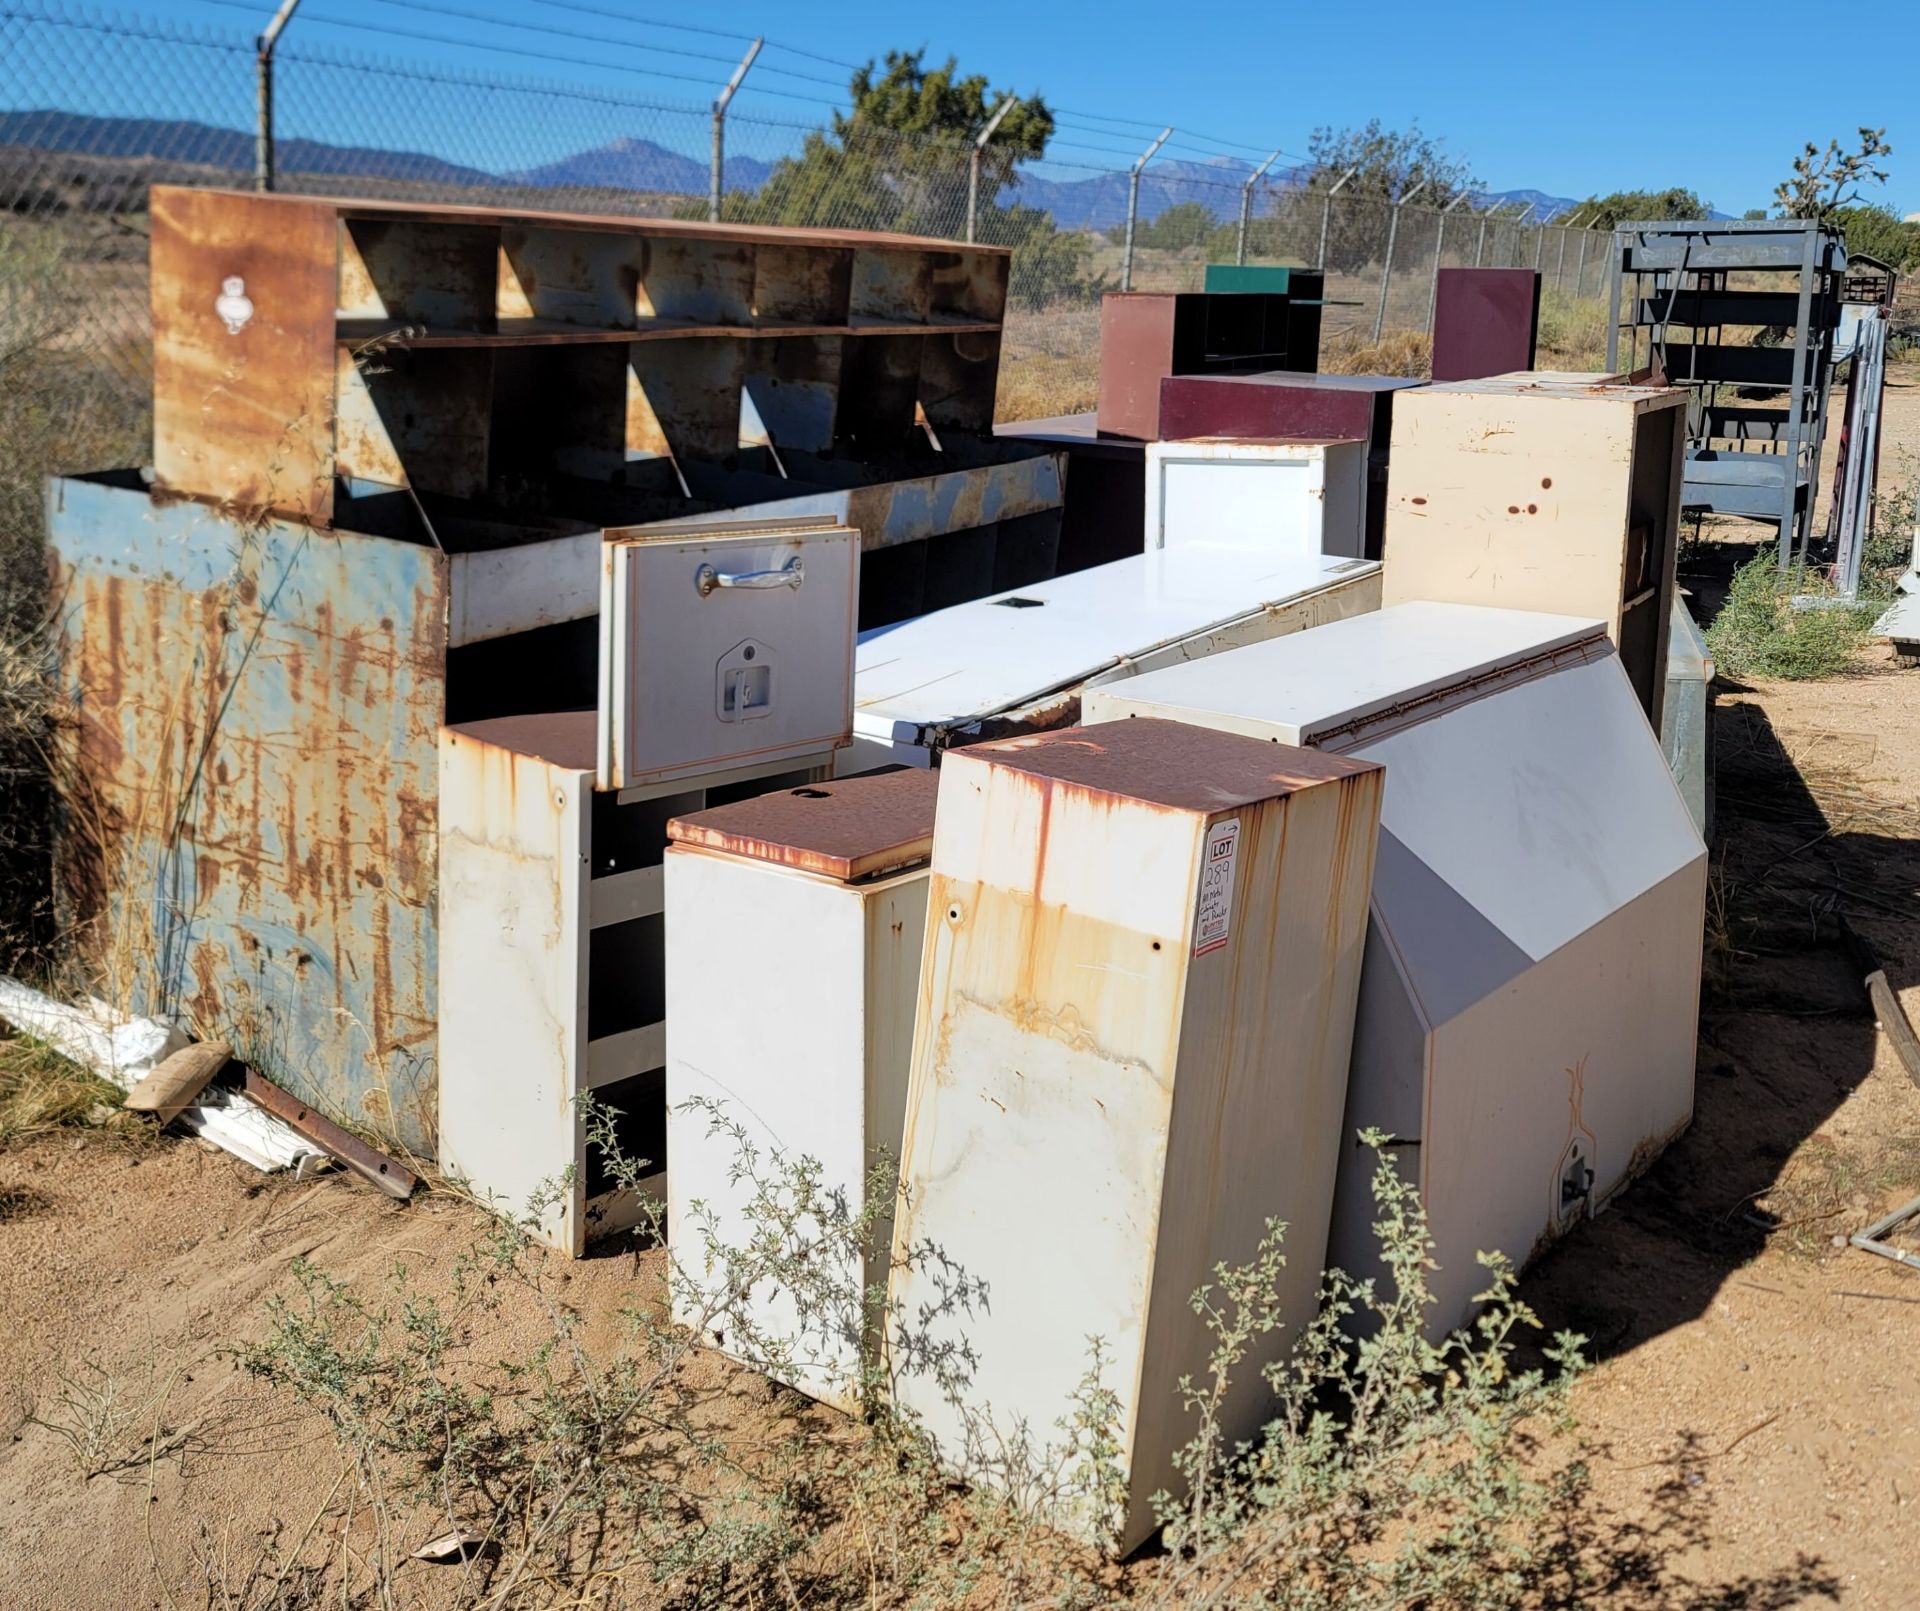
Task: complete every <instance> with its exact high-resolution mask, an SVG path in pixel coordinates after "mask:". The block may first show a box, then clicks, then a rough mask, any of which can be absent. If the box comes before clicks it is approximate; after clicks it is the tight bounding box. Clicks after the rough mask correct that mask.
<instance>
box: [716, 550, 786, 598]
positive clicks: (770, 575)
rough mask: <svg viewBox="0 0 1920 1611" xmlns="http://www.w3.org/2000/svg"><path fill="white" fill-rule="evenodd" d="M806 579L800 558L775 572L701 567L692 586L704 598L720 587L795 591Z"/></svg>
mask: <svg viewBox="0 0 1920 1611" xmlns="http://www.w3.org/2000/svg"><path fill="white" fill-rule="evenodd" d="M806 579H807V573H806V570H805V569H804V567H802V565H801V564H800V556H799V555H798V554H795V555H794V556H793V558H792V559H790V560H788V561H787V562H786V564H784V565H782V566H781V567H780V569H779V570H777V571H717V570H715V569H714V568H713V567H712V566H711V565H702V566H701V567H700V569H699V570H697V571H695V572H694V573H693V585H694V586H695V587H697V588H699V590H700V596H701V597H702V598H705V597H706V596H707V595H708V594H710V593H711V592H713V590H714V589H715V588H720V587H752V588H764V587H791V588H795V589H797V588H798V587H799V586H800V584H801V583H802V582H804V581H805V580H806Z"/></svg>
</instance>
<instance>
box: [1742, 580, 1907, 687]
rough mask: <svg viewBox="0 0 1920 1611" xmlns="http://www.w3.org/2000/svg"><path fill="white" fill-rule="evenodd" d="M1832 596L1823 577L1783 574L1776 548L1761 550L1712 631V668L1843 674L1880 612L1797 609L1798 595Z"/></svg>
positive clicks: (1842, 607) (1858, 607) (1870, 608)
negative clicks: (1774, 553) (1713, 666)
mask: <svg viewBox="0 0 1920 1611" xmlns="http://www.w3.org/2000/svg"><path fill="white" fill-rule="evenodd" d="M1863 591H1864V590H1863ZM1831 593H1832V588H1831V586H1830V584H1829V583H1828V582H1827V580H1826V578H1825V577H1823V576H1821V575H1819V574H1818V573H1817V572H1814V571H1810V570H1807V569H1805V568H1802V567H1797V566H1796V567H1793V568H1790V569H1788V570H1785V571H1783V570H1781V569H1780V567H1779V565H1778V564H1777V563H1776V561H1775V559H1774V556H1773V553H1772V551H1771V549H1765V550H1763V551H1762V552H1761V553H1760V554H1758V555H1756V556H1755V557H1754V558H1753V559H1750V560H1749V561H1747V563H1746V564H1744V565H1742V566H1741V567H1740V569H1739V570H1737V571H1735V572H1734V573H1733V584H1732V586H1731V587H1730V588H1729V589H1728V591H1727V601H1726V603H1725V604H1724V605H1722V606H1721V608H1720V613H1719V614H1718V615H1717V616H1715V617H1714V620H1713V625H1712V626H1710V627H1708V628H1707V647H1708V648H1709V649H1711V650H1712V651H1713V660H1714V665H1715V666H1716V668H1717V669H1718V670H1720V671H1721V672H1723V673H1731V674H1732V675H1733V676H1736V677H1781V678H1786V679H1788V680H1791V681H1806V680H1809V679H1812V678H1817V677H1832V676H1836V675H1838V674H1839V673H1840V672H1843V671H1845V670H1846V669H1847V667H1848V666H1849V665H1850V664H1851V663H1852V661H1853V657H1854V654H1855V652H1856V651H1857V650H1858V649H1859V648H1860V647H1861V645H1862V644H1863V643H1865V641H1866V637H1867V633H1868V631H1869V630H1870V629H1871V628H1872V626H1873V622H1874V618H1875V615H1876V614H1877V613H1878V612H1877V609H1876V607H1875V606H1874V605H1873V604H1871V603H1865V604H1854V605H1848V604H1841V603H1838V602H1830V603H1824V604H1823V605H1821V606H1819V607H1815V608H1799V609H1796V608H1795V607H1794V602H1793V601H1794V599H1795V598H1796V597H1806V598H1812V599H1821V598H1823V597H1826V596H1830V595H1831Z"/></svg>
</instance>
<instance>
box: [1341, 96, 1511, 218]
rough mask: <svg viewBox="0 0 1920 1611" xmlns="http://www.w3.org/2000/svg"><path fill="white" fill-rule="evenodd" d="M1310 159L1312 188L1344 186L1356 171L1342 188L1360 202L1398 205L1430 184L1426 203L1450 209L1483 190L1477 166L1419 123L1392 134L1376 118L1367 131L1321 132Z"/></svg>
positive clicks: (1422, 197) (1424, 193)
mask: <svg viewBox="0 0 1920 1611" xmlns="http://www.w3.org/2000/svg"><path fill="white" fill-rule="evenodd" d="M1307 154H1308V155H1309V156H1311V157H1312V158H1313V161H1314V167H1315V169H1316V172H1315V173H1314V176H1313V179H1312V182H1311V186H1310V188H1313V189H1321V188H1324V187H1326V186H1330V185H1334V184H1338V183H1339V181H1340V177H1341V175H1343V174H1345V173H1348V172H1349V171H1351V172H1352V174H1353V177H1352V178H1351V179H1349V180H1348V181H1347V182H1346V184H1344V185H1342V186H1341V189H1340V194H1341V195H1343V196H1352V197H1355V198H1356V199H1359V198H1364V197H1371V198H1373V199H1374V200H1377V201H1393V200H1394V199H1396V198H1397V197H1400V196H1404V195H1406V194H1407V192H1408V191H1410V190H1412V189H1413V188H1414V187H1415V186H1416V185H1425V186H1426V188H1425V189H1424V190H1422V191H1421V192H1420V201H1421V204H1422V205H1423V206H1425V205H1429V204H1430V205H1432V206H1435V207H1444V206H1446V204H1447V203H1448V202H1450V201H1452V200H1453V199H1454V197H1455V196H1458V195H1460V194H1461V193H1462V192H1464V191H1472V190H1477V189H1479V188H1480V181H1479V180H1478V179H1477V178H1475V177H1474V173H1473V165H1472V164H1471V163H1470V162H1468V161H1467V160H1466V159H1465V158H1464V157H1455V156H1452V155H1451V154H1449V153H1448V152H1447V150H1446V149H1445V147H1443V146H1442V145H1441V143H1440V142H1439V141H1438V140H1435V139H1432V138H1431V137H1429V136H1428V135H1426V134H1423V133H1421V131H1420V125H1419V124H1418V123H1414V124H1411V125H1409V126H1408V127H1407V128H1405V129H1386V128H1382V127H1381V126H1380V120H1379V119H1378V118H1374V119H1373V120H1372V121H1371V122H1370V123H1368V124H1367V126H1366V127H1365V128H1364V129H1342V130H1340V131H1339V132H1338V133H1337V134H1336V133H1335V132H1334V131H1333V130H1332V129H1330V128H1320V129H1315V130H1314V131H1313V133H1312V135H1311V136H1309V137H1308V140H1307Z"/></svg>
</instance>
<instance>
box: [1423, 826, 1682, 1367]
mask: <svg viewBox="0 0 1920 1611" xmlns="http://www.w3.org/2000/svg"><path fill="white" fill-rule="evenodd" d="M1705 893H1706V858H1705V856H1704V855H1702V856H1701V857H1700V858H1699V859H1698V860H1696V861H1695V862H1693V863H1692V864H1691V865H1689V866H1688V867H1686V868H1683V869H1682V870H1681V871H1679V872H1677V873H1675V874H1674V875H1673V876H1672V877H1670V878H1667V879H1665V880H1663V881H1662V882H1661V883H1660V884H1658V885H1657V886H1655V887H1654V888H1653V889H1650V890H1648V891H1647V892H1646V893H1645V894H1643V895H1641V896H1640V897H1639V898H1638V899H1636V900H1634V901H1632V902H1630V903H1629V904H1628V905H1626V906H1623V907H1622V908H1621V909H1620V910H1619V911H1617V912H1615V913H1614V914H1613V915H1612V916H1610V917H1609V918H1607V919H1606V920H1605V921H1603V922H1601V923H1599V924H1598V925H1596V926H1595V927H1593V928H1592V929H1589V930H1588V931H1586V932H1585V933H1584V934H1581V935H1580V936H1579V937H1578V938H1576V939H1574V940H1573V941H1571V942H1570V943H1569V944H1567V945H1565V946H1563V947H1562V948H1561V949H1559V950H1558V951H1555V952H1554V953H1553V954H1552V955H1551V956H1549V957H1547V958H1545V959H1543V960H1542V961H1541V962H1540V963H1538V964H1537V965H1536V966H1534V967H1533V968H1531V969H1529V970H1528V971H1527V972H1526V973H1525V974H1524V975H1523V976H1522V977H1521V978H1520V979H1518V980H1516V981H1515V982H1514V983H1513V984H1512V985H1511V986H1509V987H1508V988H1507V989H1505V990H1502V991H1499V992H1496V993H1495V994H1493V995H1491V996H1488V997H1486V998H1484V999H1483V1000H1481V1001H1480V1002H1478V1003H1476V1004H1475V1005H1474V1006H1472V1007H1471V1008H1469V1009H1468V1010H1467V1011H1465V1012H1463V1013H1462V1014H1460V1015H1459V1016H1458V1017H1457V1018H1455V1019H1453V1020H1452V1021H1451V1022H1449V1023H1445V1024H1442V1025H1440V1026H1439V1027H1438V1028H1437V1029H1436V1030H1435V1032H1434V1037H1433V1042H1432V1047H1431V1059H1432V1061H1431V1068H1432V1075H1431V1079H1430V1081H1429V1083H1428V1090H1427V1112H1426V1117H1425V1123H1424V1125H1423V1127H1422V1145H1421V1149H1420V1162H1421V1172H1422V1177H1423V1182H1422V1189H1423V1196H1424V1199H1425V1203H1426V1209H1427V1218H1428V1223H1429V1226H1430V1227H1431V1230H1432V1233H1433V1238H1434V1242H1435V1248H1436V1252H1435V1257H1436V1258H1437V1260H1438V1261H1439V1264H1440V1268H1439V1270H1438V1271H1437V1272H1435V1274H1434V1275H1433V1278H1432V1285H1433V1292H1434V1295H1435V1297H1436V1299H1437V1300H1438V1301H1437V1302H1436V1303H1435V1305H1434V1307H1433V1309H1432V1310H1431V1311H1430V1315H1431V1323H1430V1324H1431V1331H1432V1334H1434V1335H1437V1334H1439V1333H1440V1332H1442V1331H1445V1330H1446V1329H1448V1328H1450V1327H1453V1326H1458V1325H1461V1324H1464V1323H1465V1322H1466V1320H1467V1319H1468V1317H1469V1316H1470V1315H1471V1314H1472V1311H1473V1298H1474V1296H1475V1295H1476V1294H1477V1293H1479V1292H1480V1291H1481V1290H1482V1289H1483V1288H1484V1287H1485V1285H1486V1280H1485V1271H1484V1270H1482V1269H1481V1267H1480V1265H1479V1264H1478V1263H1477V1261H1476V1259H1475V1257H1474V1255H1475V1254H1476V1253H1477V1252H1479V1251H1480V1250H1482V1249H1486V1250H1489V1251H1491V1250H1494V1249H1497V1250H1499V1251H1500V1252H1502V1253H1505V1254H1506V1255H1507V1256H1508V1257H1509V1258H1511V1259H1512V1260H1513V1261H1514V1262H1515V1263H1516V1264H1523V1263H1525V1262H1526V1261H1527V1260H1528V1259H1529V1258H1531V1257H1532V1256H1533V1255H1534V1254H1536V1253H1537V1252H1539V1251H1540V1250H1541V1249H1542V1248H1543V1247H1545V1246H1546V1245H1547V1244H1548V1243H1549V1242H1551V1241H1552V1240H1554V1239H1555V1237H1556V1236H1557V1235H1559V1234H1560V1233H1561V1232H1563V1231H1564V1230H1565V1229H1567V1228H1568V1227H1569V1226H1570V1225H1571V1224H1572V1223H1573V1222H1574V1221H1576V1220H1577V1219H1578V1218H1579V1217H1581V1213H1582V1211H1583V1209H1584V1208H1585V1206H1586V1205H1583V1204H1580V1203H1578V1202H1575V1203H1573V1204H1571V1205H1569V1204H1566V1203H1563V1201H1562V1193H1561V1162H1562V1157H1563V1155H1564V1154H1565V1152H1566V1150H1567V1147H1568V1145H1569V1143H1570V1142H1572V1141H1573V1140H1575V1139H1576V1138H1577V1137H1580V1136H1582V1135H1586V1136H1590V1137H1591V1143H1592V1156H1591V1162H1590V1167H1591V1168H1592V1169H1593V1172H1594V1179H1593V1190H1592V1197H1591V1202H1592V1203H1593V1204H1600V1203H1603V1202H1604V1201H1605V1200H1606V1199H1607V1198H1608V1197H1609V1196H1611V1195H1612V1194H1613V1193H1614V1192H1616V1191H1618V1190H1619V1189H1620V1188H1621V1187H1622V1186H1624V1185H1626V1184H1627V1183H1628V1182H1629V1181H1631V1180H1632V1179H1634V1178H1635V1177H1636V1176H1637V1175H1639V1174H1640V1173H1641V1172H1642V1171H1643V1170H1644V1169H1645V1168H1646V1167H1647V1166H1648V1164H1650V1163H1651V1162H1652V1161H1653V1159H1654V1158H1656V1157H1657V1156H1658V1155H1659V1153H1660V1151H1661V1150H1662V1148H1664V1147H1665V1146H1666V1144H1667V1143H1668V1142H1669V1141H1671V1140H1672V1139H1673V1138H1674V1137H1675V1136H1676V1135H1678V1134H1679V1133H1680V1131H1681V1130H1683V1129H1685V1127H1686V1125H1687V1122H1688V1120H1689V1119H1690V1118H1691V1117H1692V1114H1693V1078H1694V1048H1695V1035H1696V1030H1697V1019H1698V1013H1699V999H1700V932H1701V922H1702V919H1703V915H1704V902H1705ZM1599 979H1604V980H1605V981H1606V988H1605V989H1596V988H1595V983H1594V982H1595V981H1596V980H1599Z"/></svg>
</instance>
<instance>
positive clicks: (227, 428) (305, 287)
mask: <svg viewBox="0 0 1920 1611" xmlns="http://www.w3.org/2000/svg"><path fill="white" fill-rule="evenodd" d="M152 237H153V238H152V244H151V247H150V249H149V264H150V273H149V280H150V283H151V287H152V304H153V452H154V470H155V473H156V475H157V477H158V480H159V484H160V485H161V486H163V487H167V488H170V489H172V490H174V491H176V492H182V493H188V494H191V495H193V496H195V497H202V498H207V499H209V500H211V501H213V502H215V503H217V504H218V505H220V506H221V507H223V508H228V509H236V510H252V509H273V510H278V511H284V512H286V513H287V514H290V515H293V516H295V517H296V518H298V519H302V520H311V521H313V522H315V523H316V524H318V525H322V526H324V525H326V524H327V523H328V521H329V520H331V519H332V516H333V437H334V417H333V416H334V408H333V400H334V300H335V298H334V289H335V278H336V273H337V267H336V265H337V261H338V255H339V248H338V227H337V226H336V224H335V223H334V210H333V208H332V206H331V205H329V204H327V203H324V202H312V203H307V202H301V201H297V200H292V199H289V198H286V197H256V196H247V195H238V194H234V193H231V192H215V191H205V190H191V189H177V188H174V187H172V186H158V187H156V188H155V190H154V192H153V198H152Z"/></svg>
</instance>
